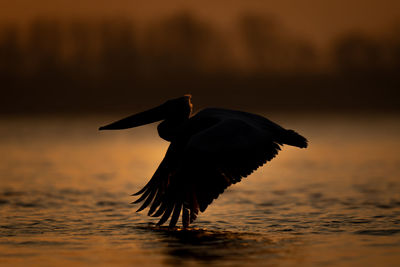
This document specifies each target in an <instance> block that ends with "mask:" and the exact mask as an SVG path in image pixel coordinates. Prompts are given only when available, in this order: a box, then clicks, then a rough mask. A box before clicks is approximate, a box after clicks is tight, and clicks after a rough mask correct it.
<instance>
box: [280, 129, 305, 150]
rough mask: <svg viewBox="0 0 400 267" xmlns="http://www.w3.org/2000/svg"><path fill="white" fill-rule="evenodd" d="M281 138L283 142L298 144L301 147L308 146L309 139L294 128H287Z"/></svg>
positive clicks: (292, 144)
mask: <svg viewBox="0 0 400 267" xmlns="http://www.w3.org/2000/svg"><path fill="white" fill-rule="evenodd" d="M279 139H280V140H279V141H280V142H282V143H283V144H287V145H291V146H297V147H300V148H306V147H307V146H308V141H307V139H306V138H304V137H303V136H301V135H300V134H298V133H296V132H295V131H293V130H285V131H284V132H283V133H282V135H281V136H280V137H279Z"/></svg>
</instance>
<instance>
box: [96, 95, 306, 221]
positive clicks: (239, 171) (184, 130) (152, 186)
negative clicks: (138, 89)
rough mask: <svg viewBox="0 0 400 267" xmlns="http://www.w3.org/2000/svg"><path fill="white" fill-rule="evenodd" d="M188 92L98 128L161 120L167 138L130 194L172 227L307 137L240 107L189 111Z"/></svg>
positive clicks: (161, 131)
mask: <svg viewBox="0 0 400 267" xmlns="http://www.w3.org/2000/svg"><path fill="white" fill-rule="evenodd" d="M191 98H192V96H191V95H184V96H181V97H178V98H173V99H170V100H167V101H166V102H164V103H163V104H161V105H159V106H157V107H155V108H151V109H149V110H147V111H143V112H139V113H137V114H134V115H131V116H129V117H126V118H123V119H121V120H118V121H115V122H113V123H110V124H108V125H105V126H102V127H100V128H99V130H122V129H128V128H133V127H138V126H142V125H146V124H150V123H153V122H158V121H161V123H160V124H159V125H158V126H157V130H158V134H159V136H160V137H161V138H162V139H164V140H166V141H168V142H170V145H169V147H168V149H167V152H166V154H165V157H164V158H163V160H162V161H161V163H160V164H159V166H158V168H157V169H156V171H155V173H154V174H153V176H152V177H151V179H150V180H149V182H148V183H147V184H146V185H145V186H144V187H143V188H142V189H141V190H139V191H138V192H137V193H135V194H132V196H140V197H139V198H138V199H137V200H136V201H134V202H132V203H133V204H138V203H140V202H143V203H142V205H141V206H140V207H139V209H138V210H137V212H139V211H142V210H143V209H145V208H147V207H149V211H148V215H149V216H152V217H160V216H161V218H160V219H159V221H158V223H157V225H158V226H161V225H162V224H164V223H165V222H166V221H167V220H168V219H169V218H170V221H169V227H171V228H174V227H176V224H177V222H178V220H179V217H181V220H182V227H183V228H188V227H189V225H190V224H191V223H193V222H194V220H195V219H196V218H197V216H198V214H199V211H200V212H204V211H205V210H206V209H207V207H208V206H209V205H210V204H211V203H212V202H213V200H214V199H217V198H218V196H219V195H220V194H222V193H223V192H224V191H225V189H226V188H228V187H229V186H230V185H233V184H236V183H238V182H240V181H241V180H242V178H245V177H247V176H249V175H250V174H251V173H252V172H254V171H255V170H256V169H258V168H259V167H261V166H262V165H264V164H265V163H266V162H268V161H270V160H272V159H273V158H274V157H275V156H276V155H277V154H278V152H279V151H280V150H281V147H282V146H283V145H290V146H295V147H299V148H306V147H307V146H308V140H307V139H306V138H304V137H303V136H301V135H300V134H298V133H297V132H295V131H294V130H287V129H285V128H283V127H281V126H279V125H278V124H276V123H274V122H272V121H270V120H269V119H267V118H265V117H263V116H261V115H257V114H253V113H248V112H244V111H237V110H229V109H223V108H205V109H202V110H200V111H198V112H197V113H196V114H194V115H192V111H193V105H192V102H191Z"/></svg>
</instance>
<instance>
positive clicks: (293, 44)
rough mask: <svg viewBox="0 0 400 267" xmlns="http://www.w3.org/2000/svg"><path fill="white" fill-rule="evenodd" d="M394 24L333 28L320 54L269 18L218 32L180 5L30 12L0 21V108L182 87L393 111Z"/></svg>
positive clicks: (98, 103) (111, 105)
mask: <svg viewBox="0 0 400 267" xmlns="http://www.w3.org/2000/svg"><path fill="white" fill-rule="evenodd" d="M399 74H400V28H398V29H397V31H396V28H394V29H393V30H391V31H387V32H386V33H382V34H381V35H380V36H378V37H376V36H369V35H366V34H363V33H360V32H354V33H343V35H341V36H338V38H337V39H336V40H335V41H334V42H333V43H332V44H331V45H330V47H329V48H328V49H326V51H324V52H321V51H320V49H317V48H316V47H315V46H314V45H313V43H311V42H310V41H308V40H302V39H300V38H296V37H294V36H292V35H291V34H289V33H287V32H285V31H284V30H283V28H282V27H281V26H280V25H279V24H278V23H277V22H276V21H274V20H273V19H271V18H267V17H262V16H256V15H251V14H247V15H243V16H242V17H240V18H239V19H238V21H237V25H236V26H235V32H234V33H227V32H224V31H221V30H220V29H217V28H216V27H215V26H213V25H211V24H207V23H206V22H205V21H202V20H201V19H198V18H196V17H194V16H192V15H191V14H188V13H180V14H176V15H174V16H171V17H169V18H164V19H160V20H159V21H154V22H152V23H149V25H146V26H143V25H135V24H134V23H133V22H132V21H131V20H128V19H120V18H118V19H108V20H101V21H85V20H75V21H68V22H66V21H58V20H50V19H39V20H36V21H34V22H32V23H31V24H30V25H28V27H27V28H25V29H22V28H21V27H18V26H17V25H12V24H8V25H2V26H1V27H0V86H1V92H2V93H1V95H2V97H1V98H0V99H1V100H0V112H1V113H3V114H5V113H40V112H44V113H48V112H50V113H51V112H65V113H80V112H129V111H131V112H133V111H136V110H139V109H143V108H145V107H148V106H150V105H153V104H158V103H160V102H161V101H163V100H165V99H167V98H170V97H175V96H180V95H182V94H185V93H192V94H193V96H194V102H195V104H197V107H198V106H199V105H198V104H201V106H210V105H211V106H221V107H229V108H241V109H250V110H258V111H269V110H279V111H321V110H324V111H334V112H347V111H349V110H360V111H365V110H372V111H376V110H383V111H387V110H396V111H397V110H398V109H399V108H400V105H399V104H400V98H399V95H400V94H399V92H398V91H399V89H400V86H399V85H400V79H399Z"/></svg>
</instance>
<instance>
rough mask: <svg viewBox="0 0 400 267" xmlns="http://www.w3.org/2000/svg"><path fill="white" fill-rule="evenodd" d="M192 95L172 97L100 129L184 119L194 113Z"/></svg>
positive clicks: (130, 126) (131, 126) (126, 127)
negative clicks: (156, 105)
mask: <svg viewBox="0 0 400 267" xmlns="http://www.w3.org/2000/svg"><path fill="white" fill-rule="evenodd" d="M191 98H192V96H191V95H184V96H182V97H178V98H174V99H170V100H168V101H167V102H165V103H164V104H162V105H160V106H158V107H155V108H152V109H149V110H146V111H143V112H140V113H137V114H134V115H132V116H129V117H126V118H124V119H121V120H118V121H116V122H113V123H111V124H108V125H105V126H102V127H100V128H99V130H122V129H128V128H133V127H138V126H142V125H146V124H149V123H153V122H156V121H161V120H171V121H184V120H186V119H188V118H189V117H190V114H191V113H192V107H193V105H192V103H191Z"/></svg>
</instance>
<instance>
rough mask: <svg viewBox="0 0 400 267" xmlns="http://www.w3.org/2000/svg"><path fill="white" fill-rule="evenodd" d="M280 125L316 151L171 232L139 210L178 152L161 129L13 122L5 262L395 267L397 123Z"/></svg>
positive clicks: (275, 167)
mask: <svg viewBox="0 0 400 267" xmlns="http://www.w3.org/2000/svg"><path fill="white" fill-rule="evenodd" d="M272 119H274V118H272ZM276 120H277V122H279V123H282V124H283V126H287V127H290V128H293V129H296V130H298V131H299V132H300V133H302V134H303V135H304V136H306V137H307V138H309V140H310V147H309V149H307V150H300V149H295V148H290V147H285V148H284V149H283V151H282V152H281V153H280V154H279V155H278V157H277V158H276V159H274V160H273V161H272V162H270V163H269V164H267V166H265V167H264V168H261V169H260V170H259V171H257V172H256V173H255V174H253V175H252V176H250V177H249V178H247V179H244V180H243V181H242V182H241V183H240V184H237V185H235V186H233V187H231V188H230V189H229V190H227V191H226V192H225V193H224V194H223V195H221V196H220V198H219V199H218V200H216V201H215V202H214V203H213V204H212V205H211V206H210V207H209V208H208V209H207V211H206V212H205V213H203V214H200V217H199V219H198V220H197V221H196V223H195V224H194V227H193V229H190V230H181V229H178V230H168V229H167V228H164V227H155V226H154V223H155V222H156V220H155V219H154V218H150V217H147V216H146V214H145V213H143V212H142V213H134V210H133V209H132V206H131V205H129V202H131V201H132V200H133V199H132V197H130V196H129V194H130V193H133V192H135V191H137V190H138V189H140V187H141V186H143V185H144V184H145V183H146V182H147V180H148V179H149V178H150V177H151V175H152V174H153V172H154V170H155V168H156V167H157V165H158V163H159V162H160V161H161V159H162V158H163V156H164V153H165V151H166V148H167V146H168V143H166V142H164V141H163V140H161V139H159V138H158V136H157V132H156V129H155V128H154V125H151V126H148V127H143V128H138V129H135V130H129V131H114V132H98V131H97V127H98V125H101V124H104V121H107V118H106V119H104V118H79V119H77V118H62V119H55V118H45V119H44V118H42V119H40V118H14V119H2V121H1V126H0V150H1V151H2V153H1V155H0V173H1V175H2V177H1V184H0V214H1V221H0V248H1V249H0V265H12V266H26V265H27V264H28V265H30V266H54V265H57V266H70V265H72V264H74V265H82V266H83V265H85V266H86V265H89V264H96V265H98V266H109V265H121V266H125V265H126V266H131V265H139V264H141V265H173V266H175V265H180V264H185V265H217V266H221V265H256V266H258V265H260V264H262V265H278V264H279V265H304V266H313V265H314V266H320V265H335V266H349V265H351V266H365V265H370V264H372V265H374V264H375V265H379V264H380V263H382V262H384V263H385V265H386V266H396V265H398V263H399V262H400V256H399V255H400V237H399V236H400V180H399V175H400V167H399V166H400V156H399V154H398V151H399V149H400V138H399V136H400V123H399V121H400V120H398V117H396V116H394V117H385V118H383V117H352V118H341V117H331V118H329V120H327V119H326V118H323V119H322V118H313V119H310V118H307V117H305V118H293V117H292V118H290V117H289V116H288V117H285V116H282V117H280V118H278V119H276Z"/></svg>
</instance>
